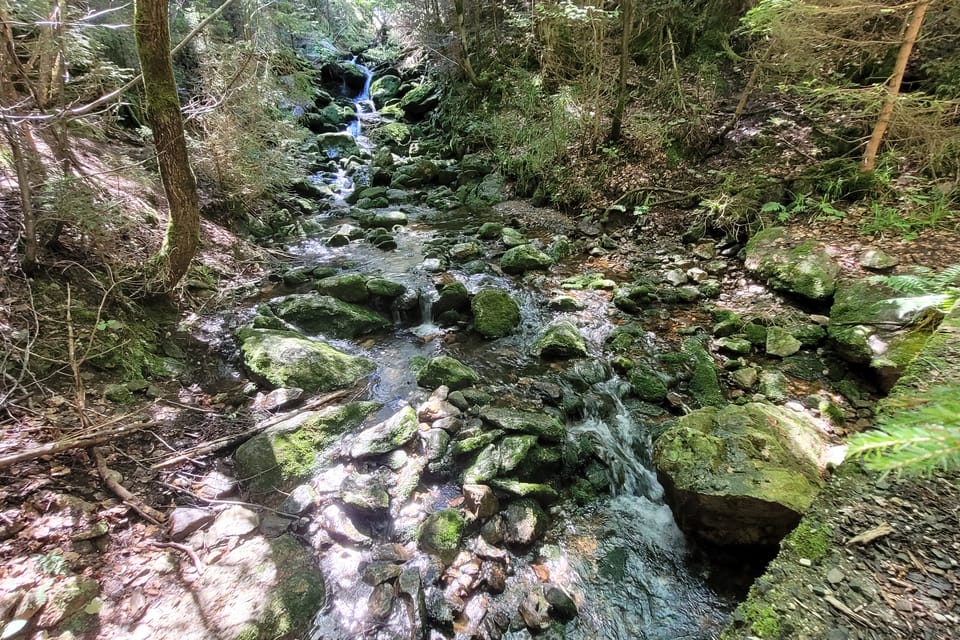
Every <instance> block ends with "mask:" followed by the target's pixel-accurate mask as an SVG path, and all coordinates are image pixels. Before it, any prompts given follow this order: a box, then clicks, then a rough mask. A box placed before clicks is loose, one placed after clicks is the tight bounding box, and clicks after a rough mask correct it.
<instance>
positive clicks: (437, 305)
mask: <svg viewBox="0 0 960 640" xmlns="http://www.w3.org/2000/svg"><path fill="white" fill-rule="evenodd" d="M469 310H470V292H468V291H467V287H466V285H464V284H463V283H462V282H450V283H448V284H445V285H444V286H443V287H441V289H440V293H439V297H438V298H437V301H436V302H434V303H433V312H434V313H435V314H436V315H440V314H441V313H444V312H446V311H457V312H464V311H469Z"/></svg>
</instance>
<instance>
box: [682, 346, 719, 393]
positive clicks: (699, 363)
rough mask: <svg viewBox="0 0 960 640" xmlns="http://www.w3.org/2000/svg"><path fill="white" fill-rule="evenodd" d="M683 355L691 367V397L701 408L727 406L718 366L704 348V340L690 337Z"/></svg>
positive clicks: (684, 347)
mask: <svg viewBox="0 0 960 640" xmlns="http://www.w3.org/2000/svg"><path fill="white" fill-rule="evenodd" d="M683 355H684V356H686V359H687V364H688V366H689V367H690V381H689V383H688V389H689V391H690V396H691V397H692V398H693V400H694V401H695V402H696V404H697V406H700V407H719V406H723V405H724V404H726V400H724V398H723V392H722V391H721V390H720V377H719V376H718V374H717V365H716V363H715V362H714V361H713V358H712V357H711V356H710V353H709V352H708V351H707V350H706V348H705V347H704V346H703V340H702V339H701V338H698V337H690V338H687V339H686V340H684V341H683Z"/></svg>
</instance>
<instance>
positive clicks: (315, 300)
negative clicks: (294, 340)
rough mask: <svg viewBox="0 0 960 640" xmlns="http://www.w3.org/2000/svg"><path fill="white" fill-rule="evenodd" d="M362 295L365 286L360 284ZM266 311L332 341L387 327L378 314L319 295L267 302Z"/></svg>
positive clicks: (386, 321)
mask: <svg viewBox="0 0 960 640" xmlns="http://www.w3.org/2000/svg"><path fill="white" fill-rule="evenodd" d="M361 287H362V290H363V294H364V296H366V295H367V289H366V286H365V284H363V285H361ZM269 306H270V309H271V310H272V311H273V312H274V313H275V314H276V316H277V317H278V318H281V319H283V320H285V321H286V322H290V323H292V324H294V325H296V326H297V327H300V328H302V329H303V330H305V331H309V332H314V333H322V334H324V335H329V336H333V337H335V338H356V337H358V336H362V335H366V334H368V333H374V332H376V331H383V330H384V329H387V328H389V327H390V326H391V323H390V321H389V320H387V319H386V318H385V317H383V316H382V315H380V314H378V313H376V312H374V311H370V310H368V309H365V308H363V307H359V306H357V305H354V304H351V303H349V302H344V301H342V300H338V299H337V298H334V297H333V296H327V295H322V294H320V293H303V294H293V295H289V296H283V297H281V298H276V299H274V300H271V301H270V303H269Z"/></svg>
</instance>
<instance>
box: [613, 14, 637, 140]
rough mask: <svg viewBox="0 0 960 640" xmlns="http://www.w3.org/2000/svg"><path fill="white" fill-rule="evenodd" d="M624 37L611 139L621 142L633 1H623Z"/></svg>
mask: <svg viewBox="0 0 960 640" xmlns="http://www.w3.org/2000/svg"><path fill="white" fill-rule="evenodd" d="M620 10H621V11H622V12H623V16H622V18H623V23H622V25H623V37H622V38H621V39H620V77H619V79H618V81H617V106H616V107H614V109H613V124H612V126H611V127H610V139H611V140H614V141H616V140H619V139H620V134H621V128H622V126H623V109H624V108H625V107H626V105H627V67H628V66H629V64H630V39H631V37H632V36H633V0H623V2H622V3H621V5H620Z"/></svg>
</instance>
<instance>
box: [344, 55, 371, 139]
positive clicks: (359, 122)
mask: <svg viewBox="0 0 960 640" xmlns="http://www.w3.org/2000/svg"><path fill="white" fill-rule="evenodd" d="M351 62H352V63H353V64H354V65H355V66H356V67H357V68H358V69H360V70H361V71H362V72H363V74H364V76H365V79H364V81H363V89H361V90H360V93H359V94H357V96H356V97H355V98H354V99H353V106H354V109H356V112H357V119H356V120H354V121H353V122H351V123H350V124H349V125H348V126H347V131H348V132H349V133H350V135H352V136H353V137H354V139H355V140H356V141H357V143H358V144H362V143H365V144H367V145H370V143H369V141H368V140H367V139H366V138H365V137H364V136H363V122H364V121H365V120H369V119H371V118H372V117H373V116H375V115H376V113H377V108H376V106H375V105H374V104H373V100H371V99H370V85H371V84H372V83H373V71H371V70H370V69H369V68H367V67H366V66H364V65H362V64H360V63H358V62H357V59H356V58H354V59H353V60H351ZM371 148H372V145H371Z"/></svg>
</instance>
